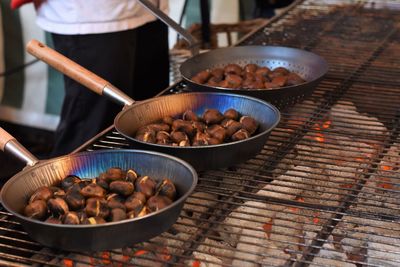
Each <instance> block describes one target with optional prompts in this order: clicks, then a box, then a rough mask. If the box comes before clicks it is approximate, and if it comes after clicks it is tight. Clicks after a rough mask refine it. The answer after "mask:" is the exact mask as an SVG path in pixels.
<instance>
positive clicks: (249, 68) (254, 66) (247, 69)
mask: <svg viewBox="0 0 400 267" xmlns="http://www.w3.org/2000/svg"><path fill="white" fill-rule="evenodd" d="M257 69H258V65H257V64H251V63H250V64H247V65H246V66H244V68H243V70H244V71H245V72H250V73H254V72H256V71H257Z"/></svg>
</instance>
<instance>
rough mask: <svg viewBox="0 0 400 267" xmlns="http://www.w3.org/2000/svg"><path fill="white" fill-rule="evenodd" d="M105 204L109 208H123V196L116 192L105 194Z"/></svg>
mask: <svg viewBox="0 0 400 267" xmlns="http://www.w3.org/2000/svg"><path fill="white" fill-rule="evenodd" d="M106 200H107V205H108V207H109V208H110V209H115V208H120V209H125V205H124V198H123V197H121V196H120V195H118V194H116V193H112V194H109V195H107V197H106Z"/></svg>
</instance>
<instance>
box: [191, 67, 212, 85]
mask: <svg viewBox="0 0 400 267" xmlns="http://www.w3.org/2000/svg"><path fill="white" fill-rule="evenodd" d="M210 76H211V74H210V72H209V71H208V70H203V71H201V72H199V73H197V74H196V76H194V77H193V78H192V81H193V82H197V83H205V82H206V81H207V80H208V78H210Z"/></svg>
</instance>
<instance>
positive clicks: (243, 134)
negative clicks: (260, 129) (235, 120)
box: [231, 129, 250, 141]
mask: <svg viewBox="0 0 400 267" xmlns="http://www.w3.org/2000/svg"><path fill="white" fill-rule="evenodd" d="M249 137H250V134H249V132H248V131H246V130H245V129H240V130H239V131H237V132H236V133H234V134H233V135H232V137H231V139H232V141H240V140H244V139H247V138H249Z"/></svg>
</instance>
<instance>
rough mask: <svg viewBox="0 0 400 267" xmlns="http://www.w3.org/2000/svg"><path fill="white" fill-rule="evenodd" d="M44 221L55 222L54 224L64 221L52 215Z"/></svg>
mask: <svg viewBox="0 0 400 267" xmlns="http://www.w3.org/2000/svg"><path fill="white" fill-rule="evenodd" d="M44 222H47V223H53V224H62V221H61V220H60V218H54V217H52V216H50V217H49V218H47V219H46V220H45V221H44Z"/></svg>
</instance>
